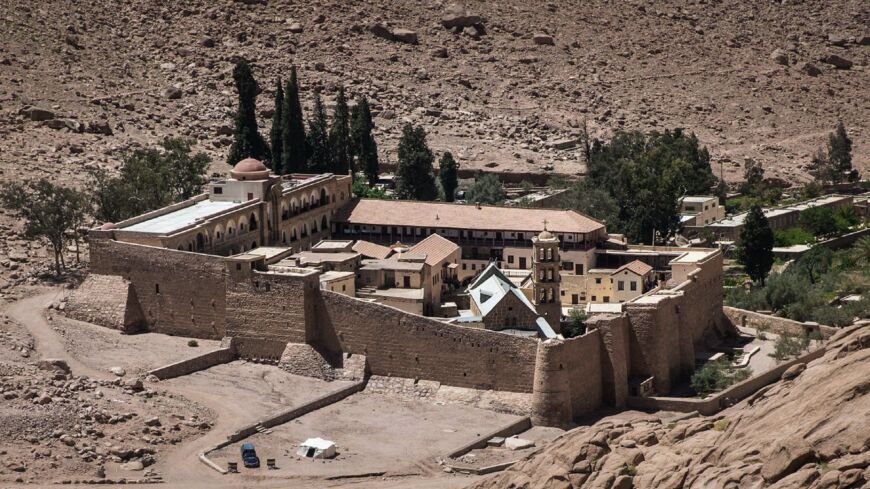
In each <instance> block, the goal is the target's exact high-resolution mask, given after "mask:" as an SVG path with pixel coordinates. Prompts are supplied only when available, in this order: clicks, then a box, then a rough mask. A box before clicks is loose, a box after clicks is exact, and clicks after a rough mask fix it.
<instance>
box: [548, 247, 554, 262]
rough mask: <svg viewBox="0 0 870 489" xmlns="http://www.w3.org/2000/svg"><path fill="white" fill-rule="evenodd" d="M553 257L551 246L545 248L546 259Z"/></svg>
mask: <svg viewBox="0 0 870 489" xmlns="http://www.w3.org/2000/svg"><path fill="white" fill-rule="evenodd" d="M552 259H553V248H547V261H550V260H552Z"/></svg>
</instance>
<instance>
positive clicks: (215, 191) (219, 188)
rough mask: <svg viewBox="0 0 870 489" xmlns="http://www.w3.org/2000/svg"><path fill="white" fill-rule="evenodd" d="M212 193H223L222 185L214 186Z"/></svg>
mask: <svg viewBox="0 0 870 489" xmlns="http://www.w3.org/2000/svg"><path fill="white" fill-rule="evenodd" d="M214 193H215V194H218V195H219V194H222V193H224V188H223V187H214Z"/></svg>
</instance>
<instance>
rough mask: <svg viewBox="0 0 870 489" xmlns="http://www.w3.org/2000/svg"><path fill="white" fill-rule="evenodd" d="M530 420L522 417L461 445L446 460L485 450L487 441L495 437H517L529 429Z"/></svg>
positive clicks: (530, 425)
mask: <svg viewBox="0 0 870 489" xmlns="http://www.w3.org/2000/svg"><path fill="white" fill-rule="evenodd" d="M531 427H532V420H531V419H530V418H529V417H528V416H524V417H522V418H520V419H518V420H516V421H511V422H510V423H508V424H506V425H505V426H502V427H500V428H496V429H495V430H494V431H491V432H489V433H486V434H484V435H481V436H478V437H477V438H475V439H474V440H473V441H471V442H469V443H466V444H465V445H462V446H461V447H459V448H457V449H455V450H453V451H452V452H450V453H448V454H447V457H446V458H456V457H461V456H463V455H465V454H466V453H468V452H470V451H472V450H474V449H475V448H485V447H486V442H487V441H489V439H490V438H496V437H505V438H507V437H509V436H513V435H517V434H519V433H522V432H524V431H527V430H529V429H531Z"/></svg>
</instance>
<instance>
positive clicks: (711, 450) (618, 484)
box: [473, 325, 870, 489]
mask: <svg viewBox="0 0 870 489" xmlns="http://www.w3.org/2000/svg"><path fill="white" fill-rule="evenodd" d="M795 374H796V376H794V375H795ZM783 377H784V379H783V380H781V381H779V382H777V383H775V384H772V385H770V386H768V387H765V388H763V389H762V390H760V391H758V392H757V393H756V394H754V395H753V396H751V397H750V398H748V399H747V400H745V401H743V402H741V403H739V404H737V405H735V406H732V407H730V408H728V409H726V410H724V411H722V412H721V413H719V415H717V416H715V417H711V418H693V419H688V420H683V421H680V422H677V423H672V424H663V423H662V422H661V421H660V420H659V419H658V418H657V417H655V416H654V415H650V416H643V417H639V418H637V419H634V420H631V421H629V422H626V423H613V422H608V421H603V422H599V423H596V424H595V425H592V426H589V427H583V428H578V429H576V430H574V431H571V432H569V433H567V434H566V435H564V436H563V437H562V438H561V439H559V440H558V441H556V442H554V444H553V445H552V446H550V447H547V448H546V449H544V450H543V451H542V452H539V453H538V454H536V455H533V456H532V457H531V458H530V459H529V460H526V461H523V462H520V463H518V464H517V465H515V466H514V467H512V468H511V469H509V470H507V471H505V472H503V473H501V474H498V475H494V476H492V477H490V478H488V479H484V480H482V481H480V482H478V483H477V484H475V485H474V486H473V487H475V488H480V489H483V488H544V487H546V488H553V489H555V488H571V487H575V488H577V487H583V488H589V489H593V488H602V489H610V488H620V489H627V488H631V487H634V488H637V489H653V488H655V489H688V488H766V487H776V488H794V489H798V488H802V489H803V488H806V489H821V488H831V489H834V488H837V489H845V488H858V487H870V467H868V465H870V451H868V449H870V395H868V393H870V380H868V379H870V327H868V326H866V325H865V326H856V327H852V328H849V329H847V330H844V331H842V332H840V333H839V334H838V335H837V337H835V338H834V339H833V340H832V342H831V343H830V344H829V346H828V351H827V352H826V353H825V355H824V356H823V357H822V358H820V359H818V360H815V361H813V362H811V363H810V364H809V365H807V366H806V370H803V371H800V369H799V368H796V369H794V370H791V371H787V373H786V374H784V375H783ZM786 379H787V380H786Z"/></svg>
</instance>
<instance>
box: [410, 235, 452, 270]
mask: <svg viewBox="0 0 870 489" xmlns="http://www.w3.org/2000/svg"><path fill="white" fill-rule="evenodd" d="M456 251H459V245H457V244H456V243H454V242H453V241H450V240H449V239H447V238H445V237H443V236H439V235H437V234H431V235H429V237H427V238H426V239H424V240H423V241H420V242H419V243H417V244H415V245H414V246H412V247H411V248H410V249H408V253H409V254H414V255H426V264H427V265H429V266H431V267H434V266H436V265H438V264H439V263H441V262H442V261H444V260H445V259H446V258H447V257H448V256H450V254H451V253H453V252H456Z"/></svg>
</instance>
